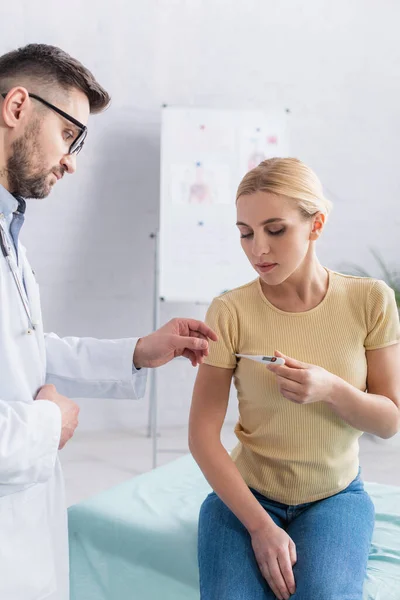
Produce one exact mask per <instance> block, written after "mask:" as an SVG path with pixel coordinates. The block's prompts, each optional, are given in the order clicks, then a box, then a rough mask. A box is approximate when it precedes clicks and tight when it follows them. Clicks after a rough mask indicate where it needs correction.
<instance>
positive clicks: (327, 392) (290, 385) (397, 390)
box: [267, 344, 400, 438]
mask: <svg viewBox="0 0 400 600" xmlns="http://www.w3.org/2000/svg"><path fill="white" fill-rule="evenodd" d="M275 354H276V355H277V356H282V357H283V358H285V364H284V365H283V366H281V365H278V366H276V365H272V364H271V365H268V367H267V368H268V369H269V370H270V371H272V372H274V373H275V374H276V376H277V382H278V386H279V391H280V393H281V394H282V396H284V397H285V398H287V399H288V400H291V401H292V402H296V403H297V404H309V403H311V402H319V401H321V402H326V403H327V404H329V405H330V406H331V408H332V409H333V410H334V411H335V412H336V414H337V415H339V417H341V418H342V419H343V420H344V421H346V423H348V424H349V425H351V426H352V427H354V428H355V429H359V430H360V431H366V432H368V433H373V434H375V435H378V436H379V437H382V438H390V437H392V436H393V435H395V434H396V433H397V432H398V431H399V428H400V344H393V345H391V346H387V347H386V348H379V349H377V350H367V351H366V354H367V367H368V370H367V388H368V391H367V392H362V391H361V390H359V389H357V388H355V387H354V386H353V385H351V384H350V383H348V382H346V381H344V380H343V379H341V378H340V377H338V376H337V375H334V374H333V373H330V372H329V371H327V370H326V369H323V368H322V367H318V366H316V365H309V364H307V363H303V362H300V361H298V360H295V359H293V358H291V357H289V356H285V355H284V354H281V353H280V352H275Z"/></svg>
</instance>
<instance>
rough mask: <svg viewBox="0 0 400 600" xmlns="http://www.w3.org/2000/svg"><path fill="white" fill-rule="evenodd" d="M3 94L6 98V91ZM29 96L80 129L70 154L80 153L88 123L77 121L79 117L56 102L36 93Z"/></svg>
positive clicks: (71, 146) (70, 148)
mask: <svg viewBox="0 0 400 600" xmlns="http://www.w3.org/2000/svg"><path fill="white" fill-rule="evenodd" d="M28 93H29V92H28ZM1 95H2V96H3V98H5V97H6V96H7V93H5V94H4V93H3V94H1ZM29 97H30V98H34V99H35V100H38V101H39V102H41V103H42V104H44V105H45V106H47V107H48V108H50V109H51V110H54V111H55V112H56V113H57V114H59V115H61V117H63V118H64V119H66V120H67V121H69V122H70V123H73V124H74V125H75V126H76V127H78V128H79V129H80V133H79V134H78V136H77V137H76V138H75V140H74V141H73V142H72V144H71V145H70V147H69V150H68V154H79V152H80V151H81V150H82V148H83V144H84V143H85V139H86V136H87V127H86V125H83V123H80V122H79V121H77V119H74V117H71V115H69V114H68V113H66V112H64V111H63V110H61V108H58V107H57V106H54V104H50V102H47V100H44V99H43V98H41V97H40V96H37V95H36V94H29Z"/></svg>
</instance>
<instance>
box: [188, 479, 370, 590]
mask: <svg viewBox="0 0 400 600" xmlns="http://www.w3.org/2000/svg"><path fill="white" fill-rule="evenodd" d="M251 491H252V493H253V494H254V496H255V497H256V498H257V500H258V501H259V503H260V504H261V506H262V507H263V508H264V509H265V510H266V511H267V512H268V514H269V515H270V516H271V518H272V519H273V520H274V522H275V523H276V524H277V525H278V526H279V527H282V529H284V530H285V531H286V532H287V533H288V535H289V536H290V537H291V538H292V540H293V541H294V543H295V544H296V550H297V563H296V564H295V565H294V567H293V573H294V577H295V582H296V593H295V594H294V595H292V596H291V599H292V600H362V597H363V583H364V578H365V574H366V568H367V561H368V553H369V549H370V544H371V538H372V532H373V528H374V516H375V511H374V506H373V504H372V501H371V499H370V497H369V496H368V494H367V493H366V492H365V491H364V485H363V482H362V480H361V478H360V475H358V476H357V477H356V479H354V481H352V483H351V484H350V485H349V486H348V487H347V488H346V489H345V490H343V491H342V492H340V493H338V494H335V495H334V496H331V497H329V498H326V499H324V500H319V501H317V502H309V503H307V504H298V505H297V506H288V505H286V504H281V503H280V502H274V501H272V500H268V498H265V496H262V495H261V494H259V493H258V492H256V491H255V490H251ZM198 553H199V568H200V591H201V600H270V599H271V600H272V599H274V598H275V595H274V593H273V592H272V591H271V588H270V587H269V585H268V584H267V582H266V581H265V579H264V578H263V576H262V575H261V572H260V569H259V568H258V565H257V562H256V559H255V556H254V552H253V548H252V545H251V538H250V535H249V533H248V531H247V530H246V528H245V527H244V526H243V525H242V523H241V522H240V521H239V520H238V519H237V518H236V517H235V515H234V514H233V513H232V512H231V511H230V510H229V508H227V506H226V505H225V504H224V503H223V502H222V501H221V500H220V499H219V498H218V496H217V495H216V494H215V493H214V492H213V493H212V494H210V495H209V496H208V497H207V498H206V500H205V501H204V502H203V505H202V507H201V511H200V521H199V542H198Z"/></svg>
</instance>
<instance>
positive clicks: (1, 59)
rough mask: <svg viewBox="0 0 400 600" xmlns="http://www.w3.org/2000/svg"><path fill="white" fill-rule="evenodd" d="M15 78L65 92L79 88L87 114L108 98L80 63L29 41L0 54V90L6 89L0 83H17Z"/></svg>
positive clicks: (101, 106)
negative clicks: (88, 107) (21, 46)
mask: <svg viewBox="0 0 400 600" xmlns="http://www.w3.org/2000/svg"><path fill="white" fill-rule="evenodd" d="M19 77H21V78H22V77H26V78H29V79H31V80H32V79H37V80H38V81H39V82H40V83H43V84H45V85H46V84H47V85H50V86H58V87H59V88H61V89H63V90H66V91H67V90H70V89H72V88H77V89H79V90H81V91H82V92H83V93H84V94H85V95H86V96H87V98H88V100H89V106H90V112H91V113H99V112H101V111H102V110H104V109H105V108H107V106H108V105H109V103H110V100H111V98H110V96H109V94H108V93H107V92H106V90H105V89H104V88H102V87H101V85H100V84H99V83H98V82H97V81H96V79H95V78H94V76H93V75H92V73H91V72H90V71H89V70H88V69H87V68H86V67H84V66H83V65H82V63H80V62H79V61H78V60H76V59H75V58H72V56H70V55H69V54H67V53H66V52H64V51H63V50H61V49H60V48H57V47H56V46H48V45H47V44H29V45H28V46H24V47H23V48H18V49H17V50H13V51H12V52H8V53H7V54H3V56H0V86H1V89H0V93H2V92H8V90H7V89H3V86H4V85H6V84H9V82H10V80H11V81H12V82H13V85H18V81H17V80H18V78H19ZM28 91H29V90H28Z"/></svg>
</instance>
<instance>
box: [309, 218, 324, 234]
mask: <svg viewBox="0 0 400 600" xmlns="http://www.w3.org/2000/svg"><path fill="white" fill-rule="evenodd" d="M324 225H325V215H324V213H317V214H316V215H314V217H313V220H312V229H311V233H310V240H317V239H318V238H319V236H320V235H321V233H322V230H323V228H324Z"/></svg>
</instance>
